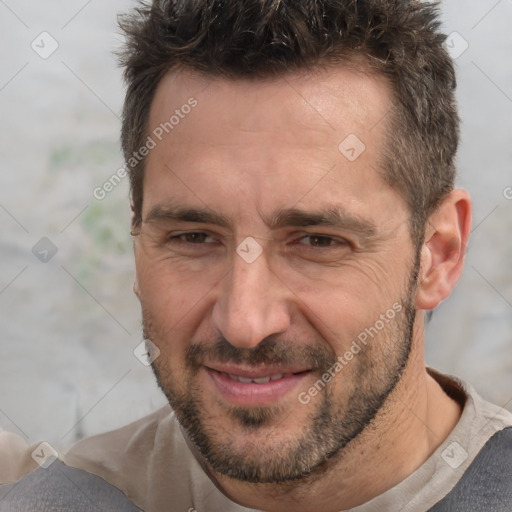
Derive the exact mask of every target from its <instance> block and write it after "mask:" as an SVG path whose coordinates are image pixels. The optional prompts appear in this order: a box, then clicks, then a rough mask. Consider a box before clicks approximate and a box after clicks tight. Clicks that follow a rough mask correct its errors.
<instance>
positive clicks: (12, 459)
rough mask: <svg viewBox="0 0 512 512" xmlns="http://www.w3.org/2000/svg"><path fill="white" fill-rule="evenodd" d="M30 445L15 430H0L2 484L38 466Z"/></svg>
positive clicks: (0, 477) (0, 480) (16, 478)
mask: <svg viewBox="0 0 512 512" xmlns="http://www.w3.org/2000/svg"><path fill="white" fill-rule="evenodd" d="M34 449H35V446H30V445H29V444H28V443H27V442H26V441H25V440H24V439H23V438H22V437H21V436H19V435H17V434H14V433H13V432H5V431H1V432H0V484H5V483H10V482H15V481H16V480H19V479H20V478H21V477H22V476H24V475H26V474H27V473H30V472H31V471H33V470H34V469H36V468H37V467H38V465H37V464H36V462H35V461H34V459H33V458H32V456H31V453H32V451H33V450H34Z"/></svg>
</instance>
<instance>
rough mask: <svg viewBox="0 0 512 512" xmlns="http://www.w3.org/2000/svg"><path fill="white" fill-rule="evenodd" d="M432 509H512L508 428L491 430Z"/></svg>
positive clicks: (502, 511) (510, 435)
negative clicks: (478, 449) (457, 480)
mask: <svg viewBox="0 0 512 512" xmlns="http://www.w3.org/2000/svg"><path fill="white" fill-rule="evenodd" d="M431 510H432V512H443V511H450V512H457V511H461V512H462V511H464V512H471V511H475V512H476V511H480V510H489V511H494V512H505V511H510V510H512V427H507V428H504V429H503V430H500V431H499V432H497V433H495V434H494V435H493V436H492V437H491V438H490V439H489V440H488V441H487V442H486V444H485V445H484V447H483V448H482V449H481V450H480V452H479V453H478V455H477V456H476V457H475V459H474V460H473V462H472V463H471V465H470V466H469V467H468V468H467V470H466V471H465V472H464V474H463V475H462V477H461V479H460V480H459V482H458V483H457V485H456V486H455V487H454V488H453V489H452V491H451V492H450V493H449V494H448V495H447V496H445V498H444V499H442V500H441V501H440V502H439V503H438V504H437V505H435V506H434V507H433V508H432V509H431Z"/></svg>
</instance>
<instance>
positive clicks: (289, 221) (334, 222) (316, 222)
mask: <svg viewBox="0 0 512 512" xmlns="http://www.w3.org/2000/svg"><path fill="white" fill-rule="evenodd" d="M263 220H264V222H265V224H266V225H267V226H269V228H270V229H272V230H277V229H282V228H286V227H308V226H325V227H332V228H336V229H343V230H348V231H353V232H355V233H359V234H360V235H362V236H364V237H365V238H370V237H372V236H375V234H376V233H377V227H376V225H375V223H374V222H373V221H371V220H370V219H367V218H365V217H362V216H359V215H355V214H352V213H349V212H347V211H346V210H345V209H344V208H343V207H341V206H334V207H330V208H328V209H324V210H314V211H305V210H299V209H297V208H286V209H280V210H276V211H274V212H273V213H272V214H271V215H270V217H265V218H264V219H263ZM162 221H175V222H192V223H198V224H212V225H216V226H220V227H223V228H226V229H229V228H230V227H231V225H232V223H231V222H230V220H229V219H228V217H226V216H225V215H222V214H219V213H217V212H215V211H213V210H211V209H210V208H208V207H200V208H198V207H187V206H183V205H178V204H176V203H172V202H169V203H166V204H159V205H155V206H153V207H152V208H151V210H150V211H149V213H148V215H147V216H146V219H144V221H143V222H146V223H158V222H162Z"/></svg>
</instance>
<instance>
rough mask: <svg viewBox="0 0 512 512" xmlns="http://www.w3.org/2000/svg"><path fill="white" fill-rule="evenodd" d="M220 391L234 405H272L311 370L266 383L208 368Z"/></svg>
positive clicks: (207, 370)
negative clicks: (243, 379) (257, 382)
mask: <svg viewBox="0 0 512 512" xmlns="http://www.w3.org/2000/svg"><path fill="white" fill-rule="evenodd" d="M206 372H207V373H208V375H209V377H210V379H211V380H212V381H213V383H214V384H215V386H216V388H217V390H218V391H220V393H221V395H222V396H223V397H224V399H225V400H227V401H228V402H229V403H231V404H233V405H253V406H263V405H271V404H273V403H275V402H276V401H278V400H279V399H281V398H283V397H284V396H285V395H287V394H288V393H290V392H291V391H292V390H293V389H294V388H295V387H297V386H298V384H299V383H300V382H301V381H303V380H304V379H305V378H306V377H307V376H308V375H309V373H310V372H302V373H298V374H293V375H290V376H288V377H283V378H282V379H279V380H274V381H269V382H266V383H264V384H256V383H253V382H249V383H247V384H246V383H244V382H239V381H237V380H233V379H231V378H230V377H228V376H227V375H225V374H224V373H220V372H217V371H215V370H211V369H210V368H206Z"/></svg>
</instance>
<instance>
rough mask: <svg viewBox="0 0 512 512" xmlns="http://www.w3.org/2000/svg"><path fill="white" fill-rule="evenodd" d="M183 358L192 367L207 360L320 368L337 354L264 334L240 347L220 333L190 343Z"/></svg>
mask: <svg viewBox="0 0 512 512" xmlns="http://www.w3.org/2000/svg"><path fill="white" fill-rule="evenodd" d="M185 362H186V365H187V366H188V367H189V368H191V369H194V370H198V369H199V368H200V367H201V366H204V364H205V363H207V362H218V363H233V364H244V365H247V366H255V367H256V366H264V365H270V364H274V365H275V364H282V365H283V366H287V365H290V366H293V365H298V366H305V367H307V368H311V369H313V370H318V371H322V372H323V371H326V370H328V369H329V368H331V367H332V365H333V364H334V363H335V362H336V354H334V352H332V351H329V350H328V349H327V348H325V347H323V346H319V345H315V346H310V345H298V344H296V343H290V342H285V341H282V340H281V341H280V340H277V339H275V338H272V337H270V338H265V339H264V340H262V341H261V342H260V343H259V344H258V345H257V346H256V347H254V348H239V347H235V346H234V345H232V344H231V343H229V341H227V340H226V338H224V337H222V336H221V337H219V338H218V339H217V340H216V341H215V342H214V343H192V344H191V345H190V346H189V347H188V348H187V351H186V354H185Z"/></svg>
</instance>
